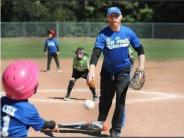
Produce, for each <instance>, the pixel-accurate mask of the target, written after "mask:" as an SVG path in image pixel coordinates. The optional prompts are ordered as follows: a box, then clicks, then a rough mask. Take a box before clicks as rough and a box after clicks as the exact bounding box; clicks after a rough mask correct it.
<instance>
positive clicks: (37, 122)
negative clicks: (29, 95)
mask: <svg viewBox="0 0 184 138" xmlns="http://www.w3.org/2000/svg"><path fill="white" fill-rule="evenodd" d="M44 124H45V120H43V119H42V118H41V117H40V116H39V114H38V112H37V110H36V108H35V107H34V105H32V104H30V103H29V102H27V101H13V100H10V99H9V98H7V97H1V135H2V136H5V137H26V136H27V131H28V129H29V127H32V128H33V129H34V130H36V131H39V130H41V128H42V127H43V126H44Z"/></svg>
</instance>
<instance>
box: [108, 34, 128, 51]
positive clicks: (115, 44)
mask: <svg viewBox="0 0 184 138" xmlns="http://www.w3.org/2000/svg"><path fill="white" fill-rule="evenodd" d="M106 44H107V47H108V48H109V49H114V48H119V47H127V46H129V45H130V41H129V39H128V38H125V39H121V38H120V37H119V36H117V37H116V38H115V39H114V40H111V38H109V37H108V38H107V39H106Z"/></svg>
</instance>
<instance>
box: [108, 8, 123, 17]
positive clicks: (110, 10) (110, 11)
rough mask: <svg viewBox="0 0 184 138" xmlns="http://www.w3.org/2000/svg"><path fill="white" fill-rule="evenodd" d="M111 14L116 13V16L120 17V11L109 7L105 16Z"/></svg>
mask: <svg viewBox="0 0 184 138" xmlns="http://www.w3.org/2000/svg"><path fill="white" fill-rule="evenodd" d="M112 13H116V14H119V15H121V11H120V9H119V8H118V7H110V8H109V9H108V10H107V15H110V14H112Z"/></svg>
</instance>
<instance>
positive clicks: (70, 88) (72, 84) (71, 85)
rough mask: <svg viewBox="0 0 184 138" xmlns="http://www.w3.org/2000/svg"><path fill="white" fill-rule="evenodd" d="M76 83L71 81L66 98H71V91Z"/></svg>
mask: <svg viewBox="0 0 184 138" xmlns="http://www.w3.org/2000/svg"><path fill="white" fill-rule="evenodd" d="M74 83H75V81H74V80H70V81H69V84H68V89H67V94H66V97H69V96H70V93H71V91H72V89H73V86H74Z"/></svg>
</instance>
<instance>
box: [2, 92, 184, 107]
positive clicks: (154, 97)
mask: <svg viewBox="0 0 184 138" xmlns="http://www.w3.org/2000/svg"><path fill="white" fill-rule="evenodd" d="M72 91H75V92H88V91H89V89H73V90H72ZM97 91H99V89H97ZM47 92H49V93H50V92H52V93H58V92H59V93H60V92H66V89H42V90H38V93H47ZM2 94H3V95H4V92H1V96H2ZM128 94H134V95H135V94H136V95H148V96H150V97H146V98H145V97H143V98H132V99H131V98H127V101H126V104H132V103H141V102H153V101H159V100H169V99H181V98H182V99H183V98H184V96H182V95H176V94H173V93H167V92H158V91H144V90H139V91H135V90H132V89H129V90H128ZM127 96H128V95H127ZM58 97H59V96H58ZM30 101H33V102H47V103H48V102H50V103H75V104H76V103H79V104H81V103H83V102H84V101H77V100H71V101H64V100H62V99H43V98H42V99H39V98H31V99H30ZM114 102H115V101H114Z"/></svg>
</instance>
